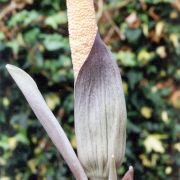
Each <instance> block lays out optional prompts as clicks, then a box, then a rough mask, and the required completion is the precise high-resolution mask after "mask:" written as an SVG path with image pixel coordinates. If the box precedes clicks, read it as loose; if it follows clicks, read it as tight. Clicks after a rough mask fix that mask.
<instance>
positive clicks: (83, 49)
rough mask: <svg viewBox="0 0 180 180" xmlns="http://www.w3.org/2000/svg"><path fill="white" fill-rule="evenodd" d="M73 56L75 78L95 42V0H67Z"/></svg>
mask: <svg viewBox="0 0 180 180" xmlns="http://www.w3.org/2000/svg"><path fill="white" fill-rule="evenodd" d="M67 15H68V25H69V38H70V47H71V53H72V54H71V56H72V63H73V69H74V75H75V78H76V77H77V75H78V72H79V70H80V68H81V66H82V65H83V63H84V62H85V60H86V58H87V56H88V55H89V52H90V50H91V48H92V45H93V43H94V39H95V36H96V33H97V23H96V16H95V10H94V3H93V0H67Z"/></svg>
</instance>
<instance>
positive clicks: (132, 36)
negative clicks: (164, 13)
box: [125, 28, 142, 43]
mask: <svg viewBox="0 0 180 180" xmlns="http://www.w3.org/2000/svg"><path fill="white" fill-rule="evenodd" d="M141 34H142V31H141V29H130V28H127V29H126V31H125V36H126V37H127V40H128V41H129V42H130V43H138V40H139V38H140V37H141Z"/></svg>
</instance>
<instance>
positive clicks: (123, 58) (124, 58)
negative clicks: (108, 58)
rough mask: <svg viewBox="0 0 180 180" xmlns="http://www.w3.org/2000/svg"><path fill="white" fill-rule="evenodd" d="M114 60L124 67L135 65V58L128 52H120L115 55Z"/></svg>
mask: <svg viewBox="0 0 180 180" xmlns="http://www.w3.org/2000/svg"><path fill="white" fill-rule="evenodd" d="M116 58H117V60H120V62H121V63H122V64H123V65H124V66H129V67H134V66H136V65H137V60H136V56H135V54H134V53H132V52H130V51H120V52H118V53H117V54H116Z"/></svg>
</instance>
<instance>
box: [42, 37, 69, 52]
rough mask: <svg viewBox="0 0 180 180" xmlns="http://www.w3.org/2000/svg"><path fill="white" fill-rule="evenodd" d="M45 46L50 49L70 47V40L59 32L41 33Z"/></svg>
mask: <svg viewBox="0 0 180 180" xmlns="http://www.w3.org/2000/svg"><path fill="white" fill-rule="evenodd" d="M41 38H42V39H43V44H44V46H45V48H46V49H47V50H49V51H54V50H58V49H66V50H67V49H69V48H68V40H67V39H66V38H64V37H63V36H61V35H59V34H52V35H49V34H43V35H41Z"/></svg>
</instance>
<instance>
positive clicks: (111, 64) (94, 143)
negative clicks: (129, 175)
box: [75, 33, 126, 180]
mask: <svg viewBox="0 0 180 180" xmlns="http://www.w3.org/2000/svg"><path fill="white" fill-rule="evenodd" d="M75 132H76V138H77V150H78V156H79V160H80V161H81V163H82V165H83V167H84V170H85V172H86V174H87V176H88V177H89V178H90V179H93V180H95V179H98V180H99V179H108V177H109V179H111V178H110V177H114V175H113V172H115V169H116V168H117V167H119V166H120V165H121V163H122V160H123V157H124V151H125V139H126V105H125V99H124V93H123V88H122V82H121V77H120V73H119V68H118V66H117V64H116V62H115V60H114V59H113V57H112V55H111V53H110V51H109V50H108V49H107V48H106V47H105V45H104V43H103V42H102V40H101V38H100V36H99V34H98V33H97V35H96V38H95V41H94V44H93V47H92V49H91V52H90V54H89V56H88V58H87V59H86V61H85V63H84V64H83V66H82V68H81V69H80V71H79V74H78V76H77V79H76V83H75ZM112 157H113V158H112ZM112 161H114V163H112ZM113 164H114V165H113ZM112 166H114V168H113V167H112ZM110 169H111V170H110ZM111 172H112V173H111ZM116 176H117V175H116Z"/></svg>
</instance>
